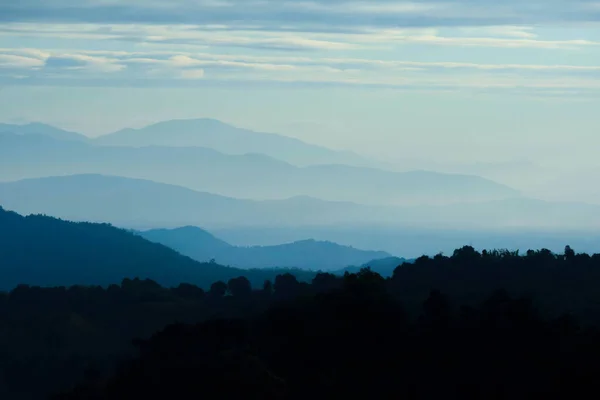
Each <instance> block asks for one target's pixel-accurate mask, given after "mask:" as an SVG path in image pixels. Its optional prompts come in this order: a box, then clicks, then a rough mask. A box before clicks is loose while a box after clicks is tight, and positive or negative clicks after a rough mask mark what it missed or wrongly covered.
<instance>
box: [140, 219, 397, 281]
mask: <svg viewBox="0 0 600 400" xmlns="http://www.w3.org/2000/svg"><path fill="white" fill-rule="evenodd" d="M141 235H142V236H143V237H144V238H146V239H148V240H151V241H153V242H157V243H161V244H164V245H165V246H169V247H171V248H172V249H174V250H177V251H178V252H180V253H181V254H184V255H186V256H189V257H191V258H193V259H195V260H198V261H209V260H211V259H215V260H216V261H217V262H218V263H220V264H224V265H230V266H233V267H238V268H274V267H276V268H301V269H308V270H313V271H317V270H322V271H333V270H339V269H343V268H345V267H347V266H349V265H362V264H364V263H365V262H367V261H370V260H377V259H382V258H387V257H389V256H390V255H389V254H388V253H386V252H383V251H365V250H359V249H355V248H353V247H349V246H341V245H339V244H336V243H331V242H323V241H316V240H303V241H297V242H294V243H288V244H283V245H277V246H252V247H237V246H232V245H229V244H228V243H226V242H224V241H222V240H220V239H217V238H215V237H214V236H213V235H211V234H210V233H208V232H206V231H204V230H202V229H200V228H195V227H184V228H178V229H172V230H168V229H155V230H150V231H146V232H141ZM398 265H400V263H399V264H397V265H396V266H395V267H397V266H398ZM390 274H391V271H390Z"/></svg>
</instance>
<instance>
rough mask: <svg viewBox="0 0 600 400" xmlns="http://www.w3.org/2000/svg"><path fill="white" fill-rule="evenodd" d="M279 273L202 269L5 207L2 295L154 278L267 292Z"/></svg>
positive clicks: (97, 229)
mask: <svg viewBox="0 0 600 400" xmlns="http://www.w3.org/2000/svg"><path fill="white" fill-rule="evenodd" d="M297 272H298V273H299V274H300V275H301V272H299V271H297ZM277 273H281V271H268V270H265V271H258V270H256V271H246V270H240V269H236V268H229V267H224V266H220V265H217V264H214V263H200V262H197V261H194V260H192V259H190V258H188V257H185V256H182V255H180V254H179V253H177V252H175V251H174V250H172V249H170V248H168V247H166V246H163V245H160V244H157V243H152V242H150V241H148V240H145V239H144V238H142V237H140V236H138V235H136V234H133V233H130V232H127V231H125V230H121V229H118V228H115V227H113V226H111V225H108V224H92V223H75V222H69V221H63V220H59V219H55V218H51V217H47V216H39V215H32V216H28V217H23V216H21V215H19V214H16V213H13V212H9V211H6V210H4V209H2V208H1V207H0V289H11V288H13V287H15V286H16V285H18V284H21V283H24V284H30V285H40V286H68V285H104V286H105V285H110V284H112V283H116V282H120V281H121V280H122V279H123V278H125V277H132V278H135V277H139V278H141V279H145V278H149V279H153V280H155V281H157V282H159V283H160V284H162V285H165V286H177V285H179V284H180V283H182V282H185V283H192V284H195V285H198V286H201V287H208V286H210V285H211V284H212V283H213V282H215V281H218V280H225V281H227V280H229V279H231V278H235V277H239V276H241V275H244V276H247V277H248V278H249V279H250V280H251V281H252V283H253V284H254V285H256V286H262V284H263V282H264V281H265V280H266V279H272V278H273V277H274V276H275V275H276V274H277ZM306 278H308V279H310V274H307V276H306ZM301 279H302V277H301Z"/></svg>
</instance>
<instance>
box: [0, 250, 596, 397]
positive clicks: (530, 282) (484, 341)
mask: <svg viewBox="0 0 600 400" xmlns="http://www.w3.org/2000/svg"><path fill="white" fill-rule="evenodd" d="M599 283H600V255H587V254H577V253H575V252H574V251H573V250H572V249H571V248H569V247H567V248H566V249H565V252H564V254H553V253H551V252H549V251H547V250H540V251H529V252H527V253H525V254H519V253H517V252H511V251H484V252H478V251H475V249H473V248H472V247H464V248H462V249H458V250H456V251H455V252H454V254H452V255H451V256H444V255H441V254H440V255H437V256H435V257H427V256H424V257H421V258H419V259H417V260H416V262H414V263H412V264H403V265H401V266H399V267H398V268H396V270H395V271H394V274H393V276H392V277H390V278H383V277H381V276H380V275H378V274H377V273H374V272H373V271H371V270H369V269H363V270H361V271H360V272H358V273H355V274H351V273H346V274H345V275H344V276H335V275H331V274H327V273H319V274H317V275H316V276H315V277H314V279H312V281H311V282H310V283H306V282H300V281H299V280H298V279H297V278H296V277H295V276H294V275H292V274H289V273H286V274H281V275H278V276H277V277H276V278H275V279H274V280H272V281H271V280H267V281H265V282H264V284H263V285H262V287H260V288H256V289H253V288H252V285H251V283H250V281H249V280H248V279H247V278H246V277H243V276H240V277H236V278H232V279H230V280H228V281H217V282H214V283H213V284H212V285H210V287H209V288H207V289H203V288H200V287H198V286H195V285H192V284H180V285H178V286H175V287H170V288H168V287H163V286H161V285H159V284H158V283H156V282H155V281H152V280H148V279H138V278H135V279H124V280H123V281H122V282H121V283H120V284H118V285H117V284H113V285H110V286H108V287H100V286H71V287H35V286H27V285H19V286H18V287H16V288H14V289H13V290H11V291H10V292H7V293H2V294H0V326H1V327H2V329H0V354H1V356H0V395H1V396H2V398H7V399H39V398H43V397H44V396H46V395H49V394H55V396H54V398H55V399H84V398H85V399H94V398H97V399H119V398H123V399H124V398H130V397H133V396H135V397H136V398H137V397H149V398H155V397H154V396H159V397H163V398H165V397H168V398H170V397H176V396H177V394H179V393H184V394H186V396H190V397H192V396H197V397H200V396H204V397H209V398H210V397H211V396H210V395H209V394H210V393H214V396H213V397H215V398H216V397H217V395H218V397H219V398H237V397H241V396H245V397H250V398H267V399H268V398H273V399H275V398H277V399H296V398H298V399H300V398H303V399H305V398H306V397H307V396H311V397H315V396H316V397H322V398H332V397H335V398H337V397H339V396H346V395H347V396H349V395H351V394H354V395H356V394H358V395H364V396H367V395H369V396H376V397H378V398H391V397H394V398H397V397H399V396H403V397H408V398H432V397H434V396H442V395H444V396H446V397H447V396H450V397H452V398H458V397H461V398H499V399H500V398H509V397H510V398H511V399H514V398H517V399H518V398H531V397H532V396H542V395H548V396H554V395H555V394H561V395H563V397H564V396H566V395H573V393H572V392H569V390H574V389H573V388H575V387H578V388H586V389H589V390H590V391H593V390H598V387H597V385H596V384H595V382H596V380H595V371H596V367H595V360H596V359H597V357H598V356H599V355H600V340H599V339H600V336H599V334H598V330H597V329H596V328H595V327H596V326H600V324H599V320H600V308H599V307H600V294H599V293H598V290H597V288H598V284H599ZM32 383H35V384H32ZM595 385H596V386H595Z"/></svg>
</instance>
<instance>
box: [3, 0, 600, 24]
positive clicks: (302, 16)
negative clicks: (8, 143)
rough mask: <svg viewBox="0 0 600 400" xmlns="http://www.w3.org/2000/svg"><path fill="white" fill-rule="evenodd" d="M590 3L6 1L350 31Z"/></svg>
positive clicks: (524, 20) (45, 11)
mask: <svg viewBox="0 0 600 400" xmlns="http://www.w3.org/2000/svg"><path fill="white" fill-rule="evenodd" d="M598 12H599V10H598V7H597V2H595V1H590V0H527V1H525V0H507V1H502V2H498V1H492V0H478V1H473V0H420V1H412V2H411V1H408V2H398V1H393V0H373V1H356V0H311V1H306V0H223V1H220V0H210V1H202V0H171V1H168V2H166V1H152V0H151V1H140V0H121V1H112V0H53V1H52V2H48V1H45V0H20V1H18V2H15V1H12V0H4V1H2V2H0V18H2V20H4V21H37V22H40V21H47V22H61V21H62V22H77V21H79V22H94V23H98V22H105V23H123V22H125V23H130V22H138V23H139V22H145V23H168V24H177V23H191V24H205V23H213V24H215V23H224V24H231V23H239V22H245V23H259V24H267V25H282V24H284V25H285V24H323V25H347V26H358V25H361V26H379V27H397V26H483V25H509V24H512V25H523V24H533V23H535V24H537V23H555V22H564V21H569V22H583V21H593V20H597V18H598Z"/></svg>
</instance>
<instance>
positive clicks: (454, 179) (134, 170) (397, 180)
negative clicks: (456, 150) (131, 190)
mask: <svg viewBox="0 0 600 400" xmlns="http://www.w3.org/2000/svg"><path fill="white" fill-rule="evenodd" d="M74 174H104V175H116V176H124V177H128V178H136V179H146V180H153V181H157V182H164V183H168V184H174V185H179V186H184V187H188V188H191V189H194V190H198V191H203V192H210V193H215V194H219V195H222V196H227V197H237V198H253V199H261V200H264V199H285V198H290V197H296V196H310V197H315V198H320V199H324V200H329V201H350V202H357V203H363V204H388V205H409V204H444V203H452V202H473V201H486V200H497V199H504V198H510V197H515V196H519V192H518V191H515V190H514V189H511V188H509V187H507V186H504V185H500V184H497V183H495V182H493V181H489V180H486V179H483V178H479V177H477V176H468V175H452V174H442V173H436V172H428V171H411V172H404V173H400V172H389V171H385V170H378V169H373V168H364V167H353V166H347V165H332V164H330V165H315V166H309V167H302V168H300V167H296V166H294V165H291V164H288V163H286V162H283V161H280V160H277V159H273V158H271V157H269V156H266V155H258V154H248V155H226V154H223V153H219V152H218V151H216V150H213V149H208V148H198V147H195V148H177V147H141V148H133V147H110V146H106V147H105V146H93V145H90V144H87V143H81V142H75V141H58V140H54V139H52V138H50V137H47V136H43V135H38V136H34V135H30V136H21V135H9V134H5V135H0V181H2V180H3V181H11V180H19V179H25V178H40V177H45V176H60V175H74Z"/></svg>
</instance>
